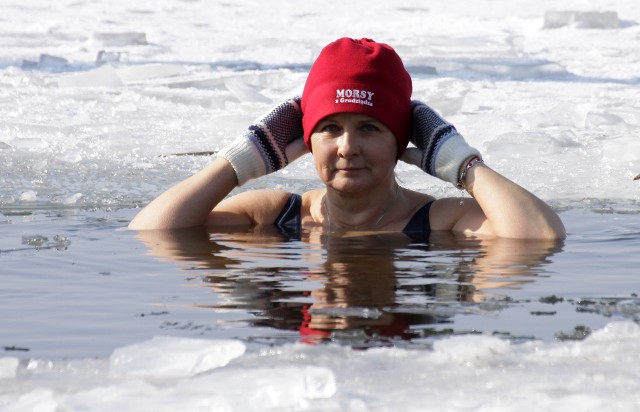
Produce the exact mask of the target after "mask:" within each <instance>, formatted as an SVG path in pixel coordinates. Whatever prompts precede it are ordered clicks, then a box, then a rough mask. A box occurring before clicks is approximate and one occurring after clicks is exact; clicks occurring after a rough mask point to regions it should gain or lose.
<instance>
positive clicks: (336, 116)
mask: <svg viewBox="0 0 640 412" xmlns="http://www.w3.org/2000/svg"><path fill="white" fill-rule="evenodd" d="M327 121H339V122H344V121H357V122H362V121H367V122H378V123H382V122H381V121H380V120H378V119H377V118H375V117H373V116H369V115H367V114H362V113H350V112H342V113H333V114H330V115H329V116H327V117H324V118H322V120H320V122H327Z"/></svg>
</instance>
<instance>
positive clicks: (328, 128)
mask: <svg viewBox="0 0 640 412" xmlns="http://www.w3.org/2000/svg"><path fill="white" fill-rule="evenodd" d="M322 131H323V132H325V133H337V132H339V131H340V128H339V127H338V126H337V125H335V124H328V125H325V126H323V127H322Z"/></svg>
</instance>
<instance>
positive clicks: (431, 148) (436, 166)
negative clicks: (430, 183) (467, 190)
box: [411, 100, 480, 185]
mask: <svg viewBox="0 0 640 412" xmlns="http://www.w3.org/2000/svg"><path fill="white" fill-rule="evenodd" d="M411 106H412V108H413V136H412V138H411V142H412V143H413V144H414V145H415V146H416V147H417V148H418V149H420V150H422V161H421V163H420V167H421V168H422V170H424V171H425V172H427V173H429V174H430V175H432V176H436V177H438V178H440V179H442V180H444V181H447V182H451V183H453V184H454V185H457V184H458V179H459V176H460V169H461V167H462V165H463V164H464V163H465V161H466V160H468V159H469V158H471V157H474V156H478V157H480V152H478V150H476V149H474V148H473V147H471V146H469V145H468V144H467V142H466V141H465V140H464V138H463V137H462V135H460V133H458V131H457V130H456V128H455V127H454V126H453V125H452V124H451V123H449V122H447V121H446V120H444V119H443V118H442V117H440V116H439V115H438V114H437V113H436V112H435V111H434V110H433V109H431V108H430V107H429V106H427V105H426V104H424V103H422V102H420V101H417V100H414V101H412V102H411Z"/></svg>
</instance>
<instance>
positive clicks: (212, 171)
mask: <svg viewBox="0 0 640 412" xmlns="http://www.w3.org/2000/svg"><path fill="white" fill-rule="evenodd" d="M302 135H303V131H302V112H301V111H300V99H299V98H297V97H295V98H293V99H289V100H286V101H285V102H283V103H281V104H279V105H278V106H276V107H275V108H274V109H273V110H271V111H270V112H269V113H267V114H266V115H265V116H263V117H261V118H259V119H257V120H256V121H255V122H254V124H252V125H251V126H249V128H248V129H247V130H245V132H244V133H243V134H241V135H240V136H238V137H237V138H236V139H235V140H234V141H233V142H232V143H230V144H228V145H227V146H225V147H223V148H222V150H220V152H218V159H216V160H215V161H214V162H213V163H212V164H211V165H209V166H207V167H206V168H204V169H203V170H201V171H200V172H198V173H196V174H195V175H193V176H191V177H189V178H188V179H186V180H184V181H182V182H180V183H178V184H177V185H175V186H173V187H172V188H170V189H169V190H167V191H166V192H164V193H162V194H161V195H160V196H158V197H157V198H156V199H155V200H153V201H152V202H151V203H149V205H148V206H147V207H145V208H144V209H143V210H142V211H141V212H140V213H138V215H137V216H136V217H135V218H134V219H133V220H132V221H131V223H130V224H129V228H131V229H137V230H143V229H177V228H185V227H193V226H199V225H205V224H206V225H217V226H225V225H226V226H231V225H250V224H254V223H266V222H268V221H269V219H272V220H273V219H275V217H274V216H272V215H273V210H274V208H277V206H278V205H280V204H281V203H282V199H285V200H286V197H287V196H286V195H287V194H286V192H282V191H279V192H278V194H275V193H271V194H269V193H268V191H267V192H264V191H263V192H259V193H255V194H243V195H242V196H240V195H238V196H234V197H233V198H231V199H227V200H226V201H224V202H222V200H223V199H224V198H225V196H227V195H228V194H229V193H230V192H231V190H233V189H234V188H235V187H236V186H241V185H243V184H244V183H246V182H247V181H249V180H251V179H255V178H258V177H261V176H264V175H266V174H269V173H273V172H275V171H277V170H280V169H282V168H283V167H285V166H287V165H288V164H289V163H290V162H293V161H294V160H296V159H297V158H298V157H300V156H302V155H303V154H304V153H306V152H307V148H306V146H305V144H304V141H303V138H302ZM264 200H267V201H264ZM221 202H222V203H221ZM216 206H218V208H217V209H216V210H215V211H214V210H213V209H214V208H216ZM276 216H277V215H276ZM268 223H271V222H268Z"/></svg>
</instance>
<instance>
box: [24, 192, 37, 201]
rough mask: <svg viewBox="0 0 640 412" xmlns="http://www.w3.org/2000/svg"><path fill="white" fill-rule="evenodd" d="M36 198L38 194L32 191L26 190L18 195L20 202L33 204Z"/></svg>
mask: <svg viewBox="0 0 640 412" xmlns="http://www.w3.org/2000/svg"><path fill="white" fill-rule="evenodd" d="M37 198H38V192H36V191H34V190H28V191H26V192H23V193H22V194H21V195H20V200H22V201H23V202H34V201H35V200H36V199H37Z"/></svg>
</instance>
